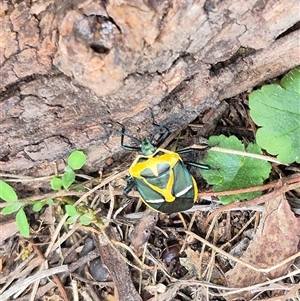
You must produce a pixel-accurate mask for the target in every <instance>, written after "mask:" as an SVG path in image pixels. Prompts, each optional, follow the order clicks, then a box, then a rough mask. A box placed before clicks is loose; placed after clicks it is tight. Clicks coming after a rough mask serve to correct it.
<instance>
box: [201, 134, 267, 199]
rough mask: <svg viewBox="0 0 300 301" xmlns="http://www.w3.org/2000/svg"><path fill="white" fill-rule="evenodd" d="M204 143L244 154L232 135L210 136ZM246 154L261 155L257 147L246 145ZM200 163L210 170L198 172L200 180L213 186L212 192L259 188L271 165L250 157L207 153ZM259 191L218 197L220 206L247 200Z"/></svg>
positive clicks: (240, 143)
mask: <svg viewBox="0 0 300 301" xmlns="http://www.w3.org/2000/svg"><path fill="white" fill-rule="evenodd" d="M208 144H209V145H210V146H216V145H218V146H219V147H222V148H227V149H234V150H238V151H245V148H244V145H243V144H242V142H241V141H240V140H238V139H237V138H236V137H235V136H231V137H225V136H224V135H221V136H212V137H210V138H209V142H208ZM247 152H250V153H255V154H261V150H260V147H259V146H258V145H256V144H249V146H248V148H247ZM203 162H204V163H205V164H207V165H209V166H210V168H211V169H210V170H200V172H201V175H202V177H203V178H204V179H205V180H206V181H207V182H208V183H209V184H210V185H213V190H214V191H226V190H234V189H242V188H248V187H252V186H257V185H262V184H263V182H264V180H265V179H267V178H268V177H269V173H270V171H271V165H270V163H269V162H267V161H263V160H259V159H256V158H252V157H244V156H238V155H233V154H227V153H221V152H215V151H211V150H209V151H208V156H207V157H205V158H204V160H203ZM260 194H261V192H260V191H259V192H252V193H242V194H237V195H230V196H220V201H221V202H222V204H229V203H232V202H234V201H236V200H249V199H251V198H254V197H256V196H258V195H260Z"/></svg>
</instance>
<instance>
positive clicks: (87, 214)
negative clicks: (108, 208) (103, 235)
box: [66, 205, 102, 226]
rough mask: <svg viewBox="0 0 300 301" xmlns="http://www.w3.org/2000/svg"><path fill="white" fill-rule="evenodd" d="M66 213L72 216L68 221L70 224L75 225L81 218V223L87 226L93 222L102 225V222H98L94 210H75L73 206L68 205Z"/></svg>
mask: <svg viewBox="0 0 300 301" xmlns="http://www.w3.org/2000/svg"><path fill="white" fill-rule="evenodd" d="M66 212H67V214H68V215H69V216H70V217H69V218H68V220H67V223H68V224H73V223H75V222H76V221H77V219H78V218H79V220H80V222H81V223H82V224H83V225H85V226H87V225H89V224H90V223H92V222H95V223H99V224H102V221H101V220H97V218H96V217H95V214H94V212H93V210H91V209H86V208H83V207H82V208H78V209H77V208H75V206H73V205H66Z"/></svg>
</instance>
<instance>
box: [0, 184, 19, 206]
mask: <svg viewBox="0 0 300 301" xmlns="http://www.w3.org/2000/svg"><path fill="white" fill-rule="evenodd" d="M0 198H1V199H3V200H4V201H5V202H15V201H17V200H18V196H17V194H16V193H15V191H14V189H13V188H12V187H11V186H10V185H8V184H7V183H5V182H3V181H1V180H0Z"/></svg>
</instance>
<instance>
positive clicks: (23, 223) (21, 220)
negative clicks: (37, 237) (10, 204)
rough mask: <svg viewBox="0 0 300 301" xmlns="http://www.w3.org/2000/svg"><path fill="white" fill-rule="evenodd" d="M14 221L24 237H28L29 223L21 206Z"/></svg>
mask: <svg viewBox="0 0 300 301" xmlns="http://www.w3.org/2000/svg"><path fill="white" fill-rule="evenodd" d="M16 222H17V226H18V228H19V230H20V232H21V234H22V235H23V236H25V237H29V224H28V220H27V217H26V214H25V211H24V209H23V208H21V209H20V210H19V212H18V213H17V215H16Z"/></svg>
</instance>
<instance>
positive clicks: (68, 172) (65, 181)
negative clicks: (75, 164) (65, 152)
mask: <svg viewBox="0 0 300 301" xmlns="http://www.w3.org/2000/svg"><path fill="white" fill-rule="evenodd" d="M61 179H62V185H63V187H64V188H65V189H68V188H69V187H70V186H71V185H72V183H73V182H74V181H75V172H74V171H73V169H72V168H71V167H70V166H66V167H65V172H64V174H63V176H62V178H61Z"/></svg>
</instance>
